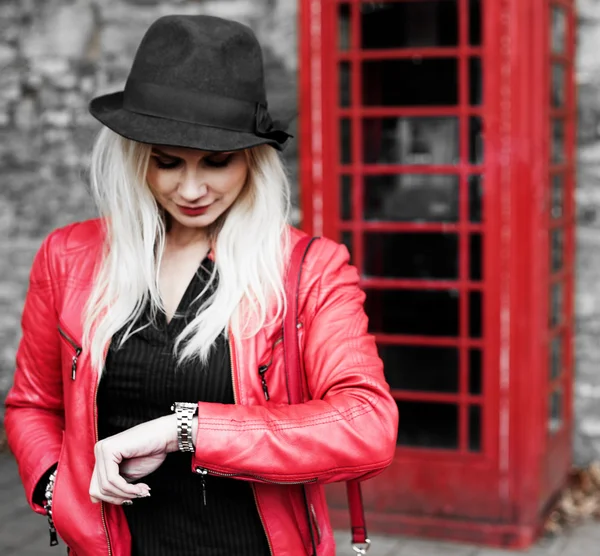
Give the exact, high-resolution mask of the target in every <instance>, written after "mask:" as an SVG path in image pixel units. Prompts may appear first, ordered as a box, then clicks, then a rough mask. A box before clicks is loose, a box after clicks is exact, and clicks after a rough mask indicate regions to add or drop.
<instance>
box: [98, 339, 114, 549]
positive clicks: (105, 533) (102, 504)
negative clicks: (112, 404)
mask: <svg viewBox="0 0 600 556" xmlns="http://www.w3.org/2000/svg"><path fill="white" fill-rule="evenodd" d="M109 346H110V343H109V345H107V346H106V349H105V350H104V361H106V354H107V353H108V348H109ZM99 382H100V381H99V380H98V378H96V386H95V387H94V433H95V434H94V438H95V442H98V384H99ZM100 516H101V518H102V528H103V529H104V535H105V536H106V544H107V546H108V556H112V547H111V544H110V536H109V534H108V525H107V524H106V510H105V507H104V502H100Z"/></svg>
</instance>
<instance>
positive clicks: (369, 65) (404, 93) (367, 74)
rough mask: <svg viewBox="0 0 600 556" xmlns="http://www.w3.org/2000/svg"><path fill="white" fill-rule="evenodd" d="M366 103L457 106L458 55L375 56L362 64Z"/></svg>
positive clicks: (374, 104) (364, 100)
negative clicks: (390, 58)
mask: <svg viewBox="0 0 600 556" xmlns="http://www.w3.org/2000/svg"><path fill="white" fill-rule="evenodd" d="M362 69H363V71H362V91H363V104H364V106H456V105H457V104H458V61H457V60H456V59H454V58H425V59H421V58H417V59H415V58H413V59H410V60H381V61H380V60H375V61H366V62H363V65H362Z"/></svg>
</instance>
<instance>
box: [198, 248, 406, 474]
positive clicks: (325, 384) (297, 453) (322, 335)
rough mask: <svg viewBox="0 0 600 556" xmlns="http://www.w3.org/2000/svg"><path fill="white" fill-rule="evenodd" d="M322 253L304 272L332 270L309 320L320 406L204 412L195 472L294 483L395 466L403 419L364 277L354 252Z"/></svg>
mask: <svg viewBox="0 0 600 556" xmlns="http://www.w3.org/2000/svg"><path fill="white" fill-rule="evenodd" d="M318 243H323V244H325V248H323V247H321V249H320V250H317V249H314V251H315V253H313V252H312V251H311V253H310V254H309V257H308V258H307V261H306V263H305V264H308V262H309V261H308V259H310V258H312V257H320V258H321V260H328V263H327V264H325V266H324V269H323V270H322V273H321V277H320V280H317V281H316V283H315V284H314V285H312V286H311V285H309V286H308V288H309V291H308V292H307V293H306V298H307V300H308V301H307V302H306V306H305V307H304V310H303V314H304V315H305V319H304V320H305V326H306V324H307V326H306V332H305V333H306V335H307V336H306V339H305V346H304V354H303V359H304V364H305V371H306V376H307V380H308V386H309V389H310V391H311V393H312V398H313V399H312V400H311V401H309V402H306V403H303V404H297V405H287V404H276V405H275V404H273V405H265V406H231V405H219V404H206V403H202V402H201V403H200V404H199V413H198V415H199V417H198V435H197V444H196V453H195V457H194V461H193V462H192V465H193V466H194V467H196V466H198V467H203V468H206V469H208V470H210V471H213V472H215V471H216V472H218V473H226V474H231V475H234V476H237V477H239V478H247V479H249V480H257V481H266V482H282V483H287V482H305V481H318V482H334V481H343V480H350V479H355V478H358V477H365V476H370V475H374V474H376V473H377V472H379V471H381V470H383V469H384V468H385V467H386V466H387V465H389V464H390V463H391V461H392V458H393V455H394V451H395V447H396V435H397V427H398V410H397V405H396V403H395V401H394V400H393V398H392V397H391V395H390V393H389V387H388V385H387V384H386V382H385V379H384V375H383V365H382V362H381V359H380V358H379V357H378V355H377V348H376V345H375V341H374V338H373V337H372V336H371V335H369V334H368V333H367V316H366V314H365V312H364V310H363V302H364V299H365V295H364V293H363V292H362V291H360V289H359V287H358V273H357V271H356V269H355V268H354V267H352V266H350V265H348V252H347V250H346V248H345V247H343V246H337V245H336V246H335V248H333V249H332V247H331V246H332V245H333V244H332V242H329V241H328V240H321V241H319V242H318ZM317 253H318V254H317ZM323 258H325V259H323ZM309 270H310V269H309V268H306V269H305V272H304V273H303V276H304V274H307V273H308V272H309ZM314 272H315V271H313V272H312V273H313V275H314ZM304 287H305V288H306V287H307V286H306V285H305V286H304ZM307 315H308V319H307ZM311 315H312V316H311Z"/></svg>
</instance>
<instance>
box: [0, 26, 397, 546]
mask: <svg viewBox="0 0 600 556" xmlns="http://www.w3.org/2000/svg"><path fill="white" fill-rule="evenodd" d="M263 83H264V82H263V68H262V58H261V51H260V47H259V45H258V43H257V42H256V39H255V37H254V35H253V34H252V32H251V31H250V30H249V29H248V28H246V27H245V26H243V25H241V24H238V23H235V22H231V21H226V20H222V19H218V18H214V17H207V16H194V17H191V16H169V17H164V18H161V19H159V20H158V21H157V22H155V23H154V24H153V25H152V26H151V27H150V29H149V30H148V31H147V33H146V35H145V36H144V39H143V41H142V43H141V45H140V47H139V49H138V52H137V54H136V57H135V61H134V63H133V67H132V70H131V73H130V75H129V78H128V80H127V84H126V87H125V90H124V92H119V93H115V94H112V95H106V96H102V97H99V98H96V99H94V100H93V101H92V103H91V105H90V110H91V113H92V114H93V115H94V116H95V117H96V118H97V119H98V120H100V121H101V122H102V123H103V124H104V125H105V126H106V127H105V128H104V129H103V131H102V132H101V133H100V135H99V138H98V140H97V143H96V145H95V148H94V152H93V157H92V168H91V170H92V171H91V175H92V186H93V191H94V193H95V196H96V199H97V202H98V206H99V209H100V211H101V214H102V218H101V219H99V220H94V221H87V222H82V223H77V224H73V225H70V226H67V227H66V228H62V229H59V230H56V231H55V232H53V233H52V234H51V235H50V236H49V237H48V238H47V239H46V240H45V242H44V243H43V245H42V247H41V249H40V251H39V253H38V254H37V256H36V259H35V261H34V264H33V269H32V273H31V282H30V288H29V291H28V295H27V299H26V303H25V308H24V313H23V338H22V341H21V344H20V347H19V351H18V354H17V369H16V373H15V381H14V386H13V388H12V389H11V391H10V393H9V395H8V398H7V400H6V415H5V427H6V430H7V432H8V438H9V443H10V446H11V449H12V450H13V452H14V454H15V456H16V458H17V461H18V464H19V469H20V473H21V477H22V480H23V483H24V485H25V489H26V493H27V496H28V499H29V502H30V504H31V505H32V507H33V509H34V510H35V511H37V512H38V513H49V516H50V524H51V537H52V535H53V534H55V533H53V530H52V527H53V526H55V527H56V531H57V532H58V534H59V535H60V537H62V539H64V541H65V542H66V544H67V545H68V546H69V548H70V551H71V554H77V555H90V556H96V555H104V554H110V555H113V556H123V555H130V554H136V555H144V556H148V555H153V554H156V555H159V554H160V555H161V556H164V555H177V556H181V555H188V554H189V555H196V554H202V555H213V554H214V555H217V554H218V555H222V554H223V555H225V554H227V555H232V554H235V555H252V556H258V555H263V554H264V555H267V554H273V555H276V556H278V555H298V554H308V553H312V552H313V547H312V544H313V543H314V544H315V545H316V549H317V550H316V552H317V554H319V555H320V556H321V555H322V556H327V555H333V554H334V552H335V548H334V542H333V536H332V531H331V526H330V524H329V518H328V515H327V508H326V503H325V499H324V496H323V489H322V486H321V485H322V484H324V483H327V482H332V481H344V480H348V479H354V478H358V477H367V476H370V475H373V474H376V473H378V472H380V471H381V470H382V469H384V468H385V467H386V466H387V465H388V464H389V463H390V461H391V459H392V455H393V452H394V448H395V438H396V427H397V418H398V416H397V408H396V404H395V403H394V401H393V400H392V398H391V397H390V395H389V391H388V387H387V385H386V383H385V381H384V377H383V373H382V365H381V361H380V360H379V358H378V357H377V351H376V347H375V344H374V341H373V338H372V337H371V336H369V335H368V334H367V318H366V316H365V314H364V312H363V309H362V304H363V299H364V295H363V294H362V293H361V292H360V290H359V289H358V286H357V283H358V276H357V272H356V270H355V269H354V268H352V267H350V266H349V265H348V254H347V251H346V249H345V248H344V247H341V246H339V245H337V244H335V243H333V242H331V241H329V240H326V239H321V240H319V241H318V242H316V243H315V245H314V246H313V247H312V248H311V251H310V253H309V254H308V257H307V259H306V261H305V264H304V270H303V273H302V282H301V285H300V293H299V311H300V312H299V315H300V316H299V338H300V345H301V349H302V360H303V364H304V371H305V373H306V384H307V387H308V390H309V391H310V395H311V401H308V402H306V403H303V404H297V405H289V404H288V395H287V391H286V381H285V368H284V362H283V356H282V354H283V349H282V345H281V342H280V335H281V329H282V318H283V315H284V313H285V310H286V307H285V291H284V286H283V276H284V273H285V270H286V267H287V264H288V261H289V256H290V250H291V249H292V247H293V246H294V245H295V244H296V243H297V242H298V241H299V239H300V238H301V237H302V233H301V232H299V231H297V230H294V229H291V228H288V226H287V225H286V223H285V222H286V217H287V204H288V185H287V181H286V177H285V173H284V171H283V169H282V166H281V163H280V159H279V157H278V155H277V152H276V150H280V149H281V148H282V147H283V145H284V144H285V142H286V141H287V139H288V137H289V136H288V135H287V133H285V131H283V130H282V129H279V128H278V126H277V125H276V124H274V123H273V122H272V121H271V119H270V116H269V114H268V111H267V108H266V99H265V92H264V84H263ZM305 494H306V495H305ZM307 510H308V511H307ZM307 516H310V520H309V519H308V517H307ZM311 537H312V539H311Z"/></svg>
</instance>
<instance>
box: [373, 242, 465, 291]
mask: <svg viewBox="0 0 600 556" xmlns="http://www.w3.org/2000/svg"><path fill="white" fill-rule="evenodd" d="M364 273H365V275H366V276H377V277H384V278H405V279H418V280H436V279H446V280H453V279H456V278H458V235H457V234H439V233H396V234H394V233H379V232H367V233H365V267H364Z"/></svg>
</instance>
